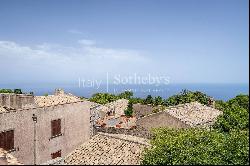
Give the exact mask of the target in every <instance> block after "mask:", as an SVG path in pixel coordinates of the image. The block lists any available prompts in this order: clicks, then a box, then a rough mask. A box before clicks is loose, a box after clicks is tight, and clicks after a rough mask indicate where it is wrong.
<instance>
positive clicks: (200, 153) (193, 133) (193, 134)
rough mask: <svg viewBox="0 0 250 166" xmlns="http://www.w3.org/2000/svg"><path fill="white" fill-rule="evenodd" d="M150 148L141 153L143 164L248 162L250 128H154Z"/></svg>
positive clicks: (241, 163)
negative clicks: (230, 130) (229, 129)
mask: <svg viewBox="0 0 250 166" xmlns="http://www.w3.org/2000/svg"><path fill="white" fill-rule="evenodd" d="M151 145H152V147H151V148H148V149H147V150H146V151H145V153H144V155H143V161H142V164H145V165H224V164H230V165H232V164H240V165H243V164H247V165H248V164H249V158H248V155H249V132H248V131H232V132H230V133H228V134H223V133H220V132H218V131H216V130H212V131H208V130H202V129H195V128H189V129H179V130H178V129H167V128H159V129H154V130H153V139H152V140H151Z"/></svg>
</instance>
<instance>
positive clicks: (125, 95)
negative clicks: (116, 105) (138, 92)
mask: <svg viewBox="0 0 250 166" xmlns="http://www.w3.org/2000/svg"><path fill="white" fill-rule="evenodd" d="M132 96H133V92H131V91H125V92H122V93H120V94H119V95H118V98H120V99H128V100H129V99H130V98H131V97H132Z"/></svg>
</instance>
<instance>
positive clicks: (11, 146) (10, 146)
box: [0, 129, 16, 152]
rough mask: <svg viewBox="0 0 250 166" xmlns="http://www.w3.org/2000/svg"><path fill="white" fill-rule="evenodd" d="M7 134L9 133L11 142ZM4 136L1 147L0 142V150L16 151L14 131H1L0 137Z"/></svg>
mask: <svg viewBox="0 0 250 166" xmlns="http://www.w3.org/2000/svg"><path fill="white" fill-rule="evenodd" d="M8 132H11V133H10V134H11V139H12V140H11V141H9V136H8ZM1 134H4V136H3V137H4V138H3V139H4V140H3V146H1V140H0V148H2V149H4V150H6V151H7V152H14V151H16V149H15V130H14V129H8V130H3V131H0V135H1ZM0 138H1V136H0Z"/></svg>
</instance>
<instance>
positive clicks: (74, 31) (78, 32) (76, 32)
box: [68, 29, 84, 35]
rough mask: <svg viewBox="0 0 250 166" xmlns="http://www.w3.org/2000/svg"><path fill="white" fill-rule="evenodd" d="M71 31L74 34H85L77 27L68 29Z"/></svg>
mask: <svg viewBox="0 0 250 166" xmlns="http://www.w3.org/2000/svg"><path fill="white" fill-rule="evenodd" d="M68 32H69V33H72V34H80V35H83V34H84V33H83V32H81V31H79V30H77V29H70V30H68Z"/></svg>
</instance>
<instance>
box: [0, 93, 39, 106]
mask: <svg viewBox="0 0 250 166" xmlns="http://www.w3.org/2000/svg"><path fill="white" fill-rule="evenodd" d="M0 106H3V107H7V108H12V109H22V108H32V107H35V101H34V96H33V95H28V94H14V93H0Z"/></svg>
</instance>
